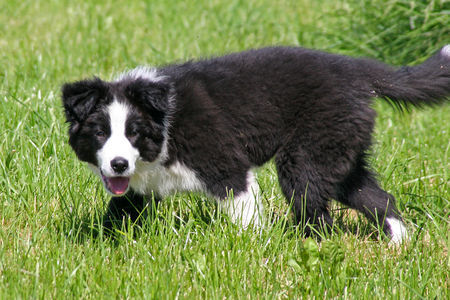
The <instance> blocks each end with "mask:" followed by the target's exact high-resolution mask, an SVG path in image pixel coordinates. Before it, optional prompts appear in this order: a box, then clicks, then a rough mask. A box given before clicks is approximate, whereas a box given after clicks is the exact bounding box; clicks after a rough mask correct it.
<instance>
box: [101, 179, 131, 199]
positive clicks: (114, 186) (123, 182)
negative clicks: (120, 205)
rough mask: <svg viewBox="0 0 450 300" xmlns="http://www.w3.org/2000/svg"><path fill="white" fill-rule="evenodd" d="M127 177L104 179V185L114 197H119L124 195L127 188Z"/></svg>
mask: <svg viewBox="0 0 450 300" xmlns="http://www.w3.org/2000/svg"><path fill="white" fill-rule="evenodd" d="M129 181H130V179H129V178H128V177H109V178H106V183H107V185H108V188H109V190H110V191H111V192H112V193H113V194H115V195H121V194H123V193H125V191H126V190H127V188H128V182H129Z"/></svg>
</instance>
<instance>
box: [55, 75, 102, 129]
mask: <svg viewBox="0 0 450 300" xmlns="http://www.w3.org/2000/svg"><path fill="white" fill-rule="evenodd" d="M107 91H108V87H107V85H106V83H105V82H104V81H102V80H100V79H99V78H94V79H87V80H82V81H77V82H73V83H66V84H64V85H63V86H62V101H63V105H64V111H65V114H66V119H67V122H69V123H71V125H72V126H75V125H76V124H79V123H81V122H83V121H84V120H85V119H86V118H87V117H88V116H89V114H90V113H91V112H92V110H93V109H94V107H95V105H96V104H97V103H98V101H99V100H100V99H102V98H104V97H106V94H107Z"/></svg>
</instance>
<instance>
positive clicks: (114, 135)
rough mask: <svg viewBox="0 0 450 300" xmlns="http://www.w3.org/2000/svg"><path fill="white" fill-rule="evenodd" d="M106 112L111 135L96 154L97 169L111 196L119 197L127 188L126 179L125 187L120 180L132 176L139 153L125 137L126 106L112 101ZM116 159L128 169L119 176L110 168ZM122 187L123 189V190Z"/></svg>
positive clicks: (127, 109) (127, 110)
mask: <svg viewBox="0 0 450 300" xmlns="http://www.w3.org/2000/svg"><path fill="white" fill-rule="evenodd" d="M106 112H107V114H108V116H109V119H110V129H111V135H110V136H109V137H108V139H107V141H106V143H105V144H104V145H103V147H102V148H101V149H100V150H99V151H98V152H97V160H98V164H99V166H98V167H99V169H100V172H101V175H102V179H103V182H104V183H105V186H106V188H107V189H108V190H109V191H110V192H112V193H113V194H115V195H120V194H123V193H124V192H125V191H126V188H127V187H128V179H127V181H126V185H125V183H124V182H123V180H122V179H124V178H127V177H130V176H131V175H133V173H134V170H135V166H136V160H137V158H138V157H139V151H138V150H137V149H136V148H135V147H133V145H131V143H130V141H129V140H128V138H127V137H126V135H125V124H126V121H127V116H128V112H129V108H128V106H127V105H126V104H124V103H120V102H118V101H117V100H114V101H113V102H112V103H111V104H110V105H109V106H108V107H107V108H106ZM117 158H121V159H125V160H126V161H127V163H128V168H126V170H124V171H123V172H122V173H120V174H118V173H117V172H115V171H114V170H113V168H112V167H111V161H112V160H113V159H117ZM120 180H122V181H120ZM124 185H125V189H124V188H123V186H124ZM119 186H121V187H119ZM115 187H116V188H115Z"/></svg>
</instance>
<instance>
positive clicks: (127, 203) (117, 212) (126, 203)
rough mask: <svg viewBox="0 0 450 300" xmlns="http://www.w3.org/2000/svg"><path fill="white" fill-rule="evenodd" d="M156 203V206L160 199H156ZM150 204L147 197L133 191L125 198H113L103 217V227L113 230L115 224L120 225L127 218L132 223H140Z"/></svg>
mask: <svg viewBox="0 0 450 300" xmlns="http://www.w3.org/2000/svg"><path fill="white" fill-rule="evenodd" d="M154 201H155V204H156V205H157V204H158V203H159V199H157V198H156V197H155V200H154ZM149 203H150V201H149V199H148V198H147V197H145V196H143V195H140V194H137V193H135V192H134V191H133V190H130V191H129V192H128V193H127V194H126V195H124V196H121V197H112V198H111V200H110V202H109V204H108V208H107V210H106V213H105V215H104V217H103V226H104V227H106V228H107V229H112V227H113V226H114V224H116V225H120V224H121V223H122V221H123V220H124V219H126V218H129V219H130V221H131V222H132V223H140V221H141V220H142V217H143V216H145V215H146V214H145V213H144V210H145V208H146V205H147V204H149ZM156 205H155V206H156Z"/></svg>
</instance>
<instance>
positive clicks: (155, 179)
mask: <svg viewBox="0 0 450 300" xmlns="http://www.w3.org/2000/svg"><path fill="white" fill-rule="evenodd" d="M130 185H131V187H132V188H133V190H135V191H136V192H138V193H141V194H145V195H151V193H152V191H153V192H155V193H156V194H157V195H159V196H161V197H165V196H168V195H170V194H172V193H174V192H176V191H179V192H183V191H204V190H205V189H204V184H203V183H202V182H201V181H200V180H199V179H198V177H197V176H196V174H195V172H194V171H193V170H191V169H189V168H188V167H186V166H185V165H184V164H182V163H180V162H175V163H173V164H171V165H170V166H168V167H165V166H163V165H161V164H160V163H159V162H153V163H149V162H143V161H138V162H136V172H135V173H134V175H133V176H132V177H131V180H130Z"/></svg>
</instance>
